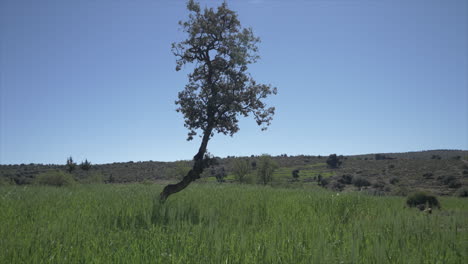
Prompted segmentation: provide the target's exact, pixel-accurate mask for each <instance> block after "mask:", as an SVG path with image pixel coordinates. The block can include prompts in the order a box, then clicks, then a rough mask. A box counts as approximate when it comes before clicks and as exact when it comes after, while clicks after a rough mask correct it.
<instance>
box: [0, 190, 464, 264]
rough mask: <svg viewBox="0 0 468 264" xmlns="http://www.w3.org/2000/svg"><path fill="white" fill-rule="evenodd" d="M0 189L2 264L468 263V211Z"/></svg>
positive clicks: (375, 203) (283, 196)
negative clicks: (426, 211) (162, 199)
mask: <svg viewBox="0 0 468 264" xmlns="http://www.w3.org/2000/svg"><path fill="white" fill-rule="evenodd" d="M161 188H162V186H159V185H143V184H131V185H87V186H80V185H78V186H74V187H70V188H55V187H44V186H28V187H14V186H13V187H1V188H0V212H1V214H0V223H1V226H0V248H1V250H0V260H2V261H1V262H2V263H41V262H45V263H76V262H80V263H466V262H467V259H468V252H467V250H468V249H467V245H468V202H467V201H466V200H463V199H457V198H443V199H441V205H442V208H443V209H442V210H441V211H439V210H435V211H434V213H433V214H431V215H428V214H424V213H421V212H419V211H417V210H415V209H408V208H405V207H404V204H405V201H404V198H401V197H372V196H366V195H362V194H359V193H346V194H336V193H333V192H329V191H326V190H323V189H319V188H303V189H282V188H271V187H263V186H252V185H237V184H217V183H213V184H194V185H192V186H190V187H189V188H188V189H187V190H184V191H183V192H181V193H178V194H176V195H174V196H171V197H170V198H169V200H168V201H167V202H166V203H165V204H159V202H155V198H156V197H157V196H158V193H159V192H160V190H161Z"/></svg>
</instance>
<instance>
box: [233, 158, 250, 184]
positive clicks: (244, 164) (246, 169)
mask: <svg viewBox="0 0 468 264" xmlns="http://www.w3.org/2000/svg"><path fill="white" fill-rule="evenodd" d="M250 170H251V167H250V164H249V161H248V160H246V159H240V158H239V159H235V160H234V166H233V173H234V176H235V177H236V179H237V180H238V181H239V182H240V183H244V182H245V181H246V179H245V177H246V176H247V175H248V174H249V173H250Z"/></svg>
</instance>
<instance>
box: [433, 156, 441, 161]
mask: <svg viewBox="0 0 468 264" xmlns="http://www.w3.org/2000/svg"><path fill="white" fill-rule="evenodd" d="M431 159H437V160H440V159H442V158H441V157H440V156H439V155H432V156H431Z"/></svg>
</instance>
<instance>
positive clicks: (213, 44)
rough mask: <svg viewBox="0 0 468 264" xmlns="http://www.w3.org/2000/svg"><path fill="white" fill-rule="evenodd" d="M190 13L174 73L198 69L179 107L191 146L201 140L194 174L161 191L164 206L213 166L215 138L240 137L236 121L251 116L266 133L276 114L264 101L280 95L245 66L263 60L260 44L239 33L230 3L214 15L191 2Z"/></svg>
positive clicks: (249, 34) (177, 49)
mask: <svg viewBox="0 0 468 264" xmlns="http://www.w3.org/2000/svg"><path fill="white" fill-rule="evenodd" d="M187 9H188V10H189V12H190V14H189V17H188V20H187V21H180V22H179V25H180V26H181V27H182V29H183V31H184V32H185V33H186V34H187V39H186V40H184V41H182V42H180V43H173V44H172V52H173V53H174V55H175V56H176V63H177V66H176V71H179V70H181V68H182V66H184V65H185V64H190V63H193V64H194V69H193V72H192V73H190V74H189V75H188V84H187V85H186V86H185V89H184V90H183V91H181V92H179V95H178V100H177V101H176V105H178V108H177V112H181V113H182V114H183V116H184V121H185V124H184V126H185V127H186V128H187V129H188V130H189V133H188V138H187V140H192V139H193V137H194V136H196V135H197V134H198V133H200V137H201V138H202V140H201V145H200V148H199V149H198V152H197V154H196V155H195V156H194V157H193V160H194V164H193V167H192V169H191V170H190V171H189V172H188V173H187V175H186V176H185V177H184V178H183V179H182V180H181V181H180V182H178V183H176V184H169V185H167V186H166V187H165V188H164V189H163V191H162V192H161V194H160V199H161V201H165V200H166V199H167V198H168V197H169V195H171V194H173V193H176V192H179V191H181V190H183V189H184V188H186V187H187V186H188V185H189V184H190V183H191V182H193V181H195V180H196V179H199V178H200V174H201V173H202V172H203V170H204V169H205V168H207V167H209V166H210V161H211V159H210V157H209V155H207V146H208V141H209V140H210V138H211V137H213V136H214V133H215V132H216V133H223V134H225V135H230V136H233V135H234V134H235V133H236V132H237V131H239V126H238V117H239V116H244V117H246V116H248V115H249V114H252V115H253V116H254V118H255V121H256V122H257V124H258V125H259V126H262V130H265V129H266V127H267V126H268V125H270V122H271V120H272V117H273V115H274V112H275V108H274V107H269V108H267V106H266V104H265V102H264V101H263V99H265V98H267V97H268V96H269V95H271V94H276V88H273V87H271V85H265V84H259V83H257V82H256V81H255V80H254V79H253V78H252V77H251V76H250V74H249V73H248V72H247V66H248V65H249V64H251V63H254V62H256V61H257V60H258V59H259V56H258V55H257V51H258V48H257V43H258V42H259V41H260V39H259V38H258V37H255V36H254V34H253V32H252V29H251V28H242V27H241V24H240V22H239V20H238V19H237V14H236V13H235V12H234V11H232V10H230V9H229V8H228V6H227V3H226V2H224V3H222V4H221V6H219V7H218V8H217V9H216V10H215V9H213V8H205V9H204V10H203V11H202V9H201V8H200V4H199V3H196V2H194V1H193V0H190V1H188V3H187Z"/></svg>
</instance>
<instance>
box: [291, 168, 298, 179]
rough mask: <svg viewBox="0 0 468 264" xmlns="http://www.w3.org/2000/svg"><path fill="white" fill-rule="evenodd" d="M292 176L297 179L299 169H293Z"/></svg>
mask: <svg viewBox="0 0 468 264" xmlns="http://www.w3.org/2000/svg"><path fill="white" fill-rule="evenodd" d="M292 177H293V178H294V179H295V180H297V179H298V178H299V170H297V169H296V170H293V171H292Z"/></svg>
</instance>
